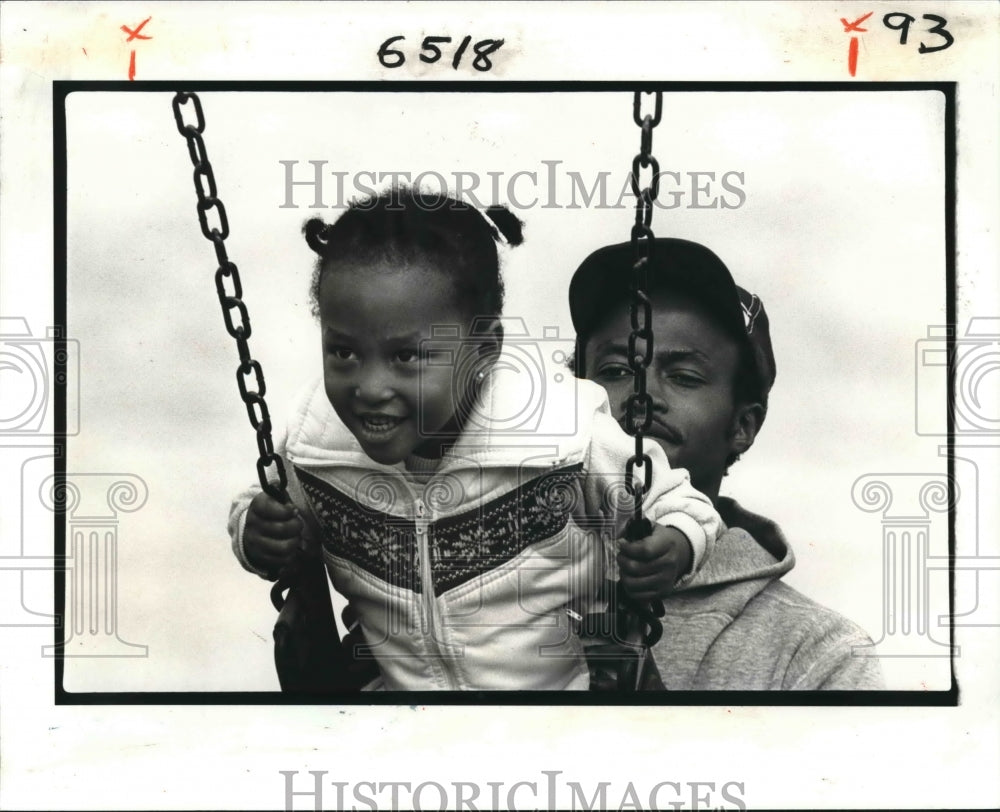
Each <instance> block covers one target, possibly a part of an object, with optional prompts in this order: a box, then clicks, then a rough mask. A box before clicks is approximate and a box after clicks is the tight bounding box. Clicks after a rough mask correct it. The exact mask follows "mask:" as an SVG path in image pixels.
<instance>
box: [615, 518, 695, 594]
mask: <svg viewBox="0 0 1000 812" xmlns="http://www.w3.org/2000/svg"><path fill="white" fill-rule="evenodd" d="M693 556H694V551H693V550H692V548H691V542H690V541H688V538H687V536H685V535H684V534H683V533H682V532H681V531H680V530H678V529H677V528H676V527H664V526H663V525H659V524H654V525H653V529H652V532H651V533H650V534H649V535H648V536H646V537H645V538H641V539H638V540H636V541H628V540H627V539H619V541H618V567H619V570H620V572H621V582H622V586H624V587H625V591H626V593H627V594H628V595H629V597H631V598H633V599H634V600H636V601H638V602H640V603H645V602H649V601H654V600H657V599H659V598H664V597H666V596H667V595H669V594H670V593H671V592H672V591H673V589H674V586H675V585H676V584H677V581H678V580H679V579H680V578H681V577H682V576H684V575H686V574H687V573H688V572H689V571H690V569H691V562H692V559H693Z"/></svg>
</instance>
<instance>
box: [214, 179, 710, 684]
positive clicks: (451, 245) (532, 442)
mask: <svg viewBox="0 0 1000 812" xmlns="http://www.w3.org/2000/svg"><path fill="white" fill-rule="evenodd" d="M497 229H499V232H500V233H502V234H503V236H504V237H505V238H506V240H507V242H508V244H510V245H517V244H519V243H520V242H521V224H520V222H519V221H518V220H517V218H515V217H514V216H513V215H512V214H511V213H510V212H509V211H508V210H507V209H505V208H502V207H491V208H490V209H488V210H487V211H486V213H485V216H484V215H483V214H482V213H480V212H479V211H478V210H477V209H475V208H472V207H470V206H468V205H466V204H463V203H461V202H459V201H457V200H453V199H451V198H449V197H446V196H443V195H428V194H422V193H420V192H419V191H416V190H412V189H393V190H391V191H388V192H385V193H383V194H380V195H377V196H375V197H372V198H369V199H367V200H364V201H361V202H359V203H355V204H353V205H352V206H351V207H350V208H349V209H348V211H346V212H345V213H344V214H343V215H342V216H341V217H340V218H339V219H338V220H337V221H336V222H335V223H333V224H332V225H326V224H324V223H323V222H322V221H320V220H311V221H309V222H308V223H307V224H306V226H305V229H304V231H305V236H306V242H307V243H308V244H309V246H310V248H312V249H313V250H314V251H315V252H316V253H317V254H318V255H319V259H318V261H317V264H316V269H315V272H314V277H313V284H312V296H313V301H314V305H315V311H316V314H317V315H318V316H319V321H320V328H321V333H322V349H323V376H322V380H319V381H317V382H316V383H314V384H311V385H310V386H309V387H307V389H306V390H305V391H304V392H303V393H302V395H301V396H300V397H299V398H298V400H297V401H296V405H295V407H294V409H293V416H292V418H291V420H290V421H289V423H288V428H287V438H286V440H285V442H284V443H283V444H280V445H281V448H280V452H281V453H282V455H283V459H284V460H285V462H286V469H287V470H288V476H289V493H290V495H291V497H292V502H293V506H287V505H284V504H282V503H280V502H277V501H276V500H274V499H272V498H271V497H270V496H268V495H267V494H265V493H261V492H260V490H259V488H258V489H253V490H250V491H247V492H246V493H244V494H242V495H241V496H240V497H238V498H237V500H236V501H235V502H234V504H233V507H232V511H231V516H230V522H229V528H230V533H231V535H232V537H233V547H234V551H235V553H236V555H237V557H238V558H239V559H240V561H241V562H242V563H243V566H244V567H246V568H247V569H248V570H250V571H251V572H255V573H257V574H258V575H260V576H262V577H264V578H268V579H271V580H273V579H274V578H275V577H276V576H277V573H278V571H279V570H280V568H281V567H282V566H284V565H285V564H286V563H287V562H288V561H289V560H290V558H291V556H293V555H294V554H295V552H296V550H297V549H298V548H299V547H300V544H302V543H306V544H308V543H319V544H321V545H322V553H323V558H324V561H325V563H326V566H327V569H328V571H329V573H330V576H331V578H332V580H333V584H334V586H335V587H336V589H337V591H338V592H340V593H341V594H342V595H344V596H345V597H346V598H347V599H348V601H349V602H350V605H351V608H352V609H353V610H354V611H355V612H356V614H357V617H358V618H359V621H360V624H361V628H362V630H363V632H364V636H365V638H366V640H367V642H368V643H369V645H370V646H371V650H372V652H373V654H374V656H375V659H376V661H377V663H378V666H379V669H380V671H381V673H382V678H383V681H384V687H385V688H387V689H389V690H427V689H434V688H440V689H451V690H458V689H542V690H560V689H587V688H588V685H589V674H588V668H587V664H586V661H585V658H584V655H583V649H582V646H581V643H580V640H579V638H578V637H577V636H576V635H575V634H574V632H573V623H572V621H571V617H574V616H577V615H578V614H580V613H583V612H586V611H587V610H588V608H589V607H590V604H591V602H592V601H593V600H594V599H595V596H596V594H597V592H598V589H599V587H600V585H601V584H602V583H603V582H604V580H605V579H607V578H614V577H616V576H617V575H618V573H616V572H615V570H616V566H615V565H616V564H617V569H618V570H619V572H620V577H621V582H622V585H623V586H624V588H625V589H626V590H627V591H628V592H629V594H631V595H632V596H633V597H635V598H637V599H639V600H650V599H652V598H656V597H661V596H663V595H665V594H667V593H669V592H670V591H671V590H673V589H674V588H676V586H677V585H678V582H679V581H680V582H683V581H686V580H687V579H688V578H689V577H690V576H691V575H692V574H693V573H694V571H696V570H697V568H698V567H699V566H700V564H701V561H702V560H703V559H704V558H705V556H706V555H707V553H708V552H709V551H710V549H711V546H712V545H713V544H714V541H715V537H716V534H717V533H718V530H719V519H718V516H717V514H716V513H715V511H714V509H713V508H712V504H711V502H710V501H709V500H708V499H707V498H706V497H704V496H703V495H701V494H700V493H698V492H697V491H695V490H694V489H693V488H692V487H691V485H690V484H689V482H688V477H687V474H686V472H684V471H671V470H670V467H669V464H668V462H667V459H666V456H665V455H664V454H663V453H662V451H661V449H660V448H659V447H658V446H656V444H650V447H649V448H648V449H647V451H648V453H649V455H650V457H651V458H652V460H653V473H654V475H653V478H652V485H651V487H650V489H649V491H648V492H647V494H646V496H645V500H644V504H643V509H644V513H645V515H646V516H647V517H648V518H649V519H651V520H652V521H653V523H654V524H653V528H654V529H653V532H652V534H651V535H650V536H648V537H647V538H645V539H642V540H640V541H635V542H628V543H625V542H618V545H617V548H616V540H617V539H618V538H619V537H620V536H621V535H622V530H623V527H624V525H625V522H626V521H627V519H628V517H629V515H630V513H631V500H630V499H627V498H626V499H623V498H621V497H622V496H623V491H624V488H623V487H622V486H623V473H622V472H623V471H624V467H625V461H626V459H628V457H629V456H630V455H631V454H632V452H633V450H634V442H633V440H632V438H630V437H629V436H628V435H627V434H625V432H624V431H622V429H621V428H620V427H619V426H618V424H617V423H616V422H615V421H614V419H613V418H612V417H611V416H610V413H609V410H608V403H607V398H606V396H605V394H604V390H603V389H601V388H599V387H598V386H596V385H593V384H591V383H589V382H587V381H580V382H577V383H576V384H575V385H574V384H572V383H570V382H569V381H568V380H567V381H566V382H564V383H562V384H559V385H556V384H553V382H552V381H549V382H547V386H546V390H545V403H544V408H543V410H542V417H541V418H540V420H541V423H540V424H539V425H538V426H537V429H536V431H535V433H534V434H533V435H528V436H525V435H524V434H522V433H519V432H513V431H511V430H510V422H509V421H510V415H512V414H517V411H518V408H519V404H523V403H524V402H525V399H526V397H525V396H526V394H527V396H528V399H529V400H530V397H531V394H532V393H531V392H526V390H525V387H530V386H531V385H532V380H531V379H530V376H526V375H524V374H523V373H522V374H518V372H517V371H515V370H511V369H510V368H509V365H504V364H502V363H500V364H498V363H497V359H498V358H499V357H501V353H502V344H503V330H502V322H501V319H500V313H501V309H502V305H503V284H502V282H501V278H500V273H499V264H498V259H497V250H496V242H497V240H498V239H499V234H498V231H497ZM303 539H305V540H306V541H305V542H303ZM615 552H617V553H618V555H617V561H616V560H615V556H614V553H615Z"/></svg>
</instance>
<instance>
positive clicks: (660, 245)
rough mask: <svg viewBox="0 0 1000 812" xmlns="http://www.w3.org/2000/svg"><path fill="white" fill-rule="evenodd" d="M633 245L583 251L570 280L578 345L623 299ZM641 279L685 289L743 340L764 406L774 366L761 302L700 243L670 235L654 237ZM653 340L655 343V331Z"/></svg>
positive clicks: (656, 286) (651, 288)
mask: <svg viewBox="0 0 1000 812" xmlns="http://www.w3.org/2000/svg"><path fill="white" fill-rule="evenodd" d="M633 251H634V249H633V248H632V243H631V242H623V243H618V244H617V245H606V246H604V247H603V248H599V249H597V250H596V251H594V253H592V254H591V255H590V256H589V257H587V258H586V259H585V260H584V261H583V263H582V264H581V265H580V267H579V268H577V270H576V273H575V274H573V280H572V281H571V282H570V285H569V309H570V314H571V315H572V317H573V327H574V329H575V330H576V334H577V343H578V347H581V348H582V346H583V342H584V341H585V340H586V338H587V336H589V334H590V332H591V331H592V330H593V329H594V328H595V327H596V326H597V325H598V324H599V323H600V321H601V319H602V318H603V317H605V316H606V315H607V313H608V308H609V307H610V306H611V305H613V304H615V303H617V302H620V301H622V300H627V298H628V296H629V283H630V282H631V279H632V265H633V262H634V253H633ZM646 281H647V285H648V287H649V292H651V291H655V290H657V289H662V288H667V289H670V290H678V291H683V292H684V293H687V294H688V295H690V296H691V297H692V298H694V299H695V300H696V301H698V302H699V303H701V304H702V305H703V306H704V307H705V308H706V309H707V310H708V311H709V312H710V313H711V314H712V315H713V316H714V317H715V318H716V319H717V320H718V323H719V325H720V326H721V327H722V328H723V329H724V330H725V331H726V332H727V333H729V334H730V335H732V336H733V337H735V338H736V339H737V340H739V341H745V342H746V344H747V346H748V347H749V348H750V354H751V356H752V357H753V360H754V365H755V366H756V368H757V374H758V376H759V379H760V383H761V387H762V391H761V393H760V394H761V397H762V402H763V404H764V406H765V407H766V406H767V394H768V392H770V391H771V387H772V386H773V385H774V378H775V374H776V368H775V363H774V351H773V349H772V347H771V329H770V322H769V321H768V318H767V312H766V311H765V310H764V303H763V302H762V301H761V300H760V299H759V298H758V297H757V296H756V295H754V294H753V293H750V292H749V291H747V290H744V289H743V288H741V287H740V286H739V285H737V284H736V282H735V281H734V280H733V276H732V274H731V273H730V272H729V269H728V268H727V267H726V264H725V263H724V262H723V261H722V260H721V259H719V257H717V256H716V255H715V254H714V253H713V252H712V251H710V250H709V249H708V248H706V247H705V246H704V245H701V244H699V243H696V242H691V241H690V240H681V239H677V238H675V237H659V238H656V239H654V240H653V246H652V252H651V255H650V258H649V262H648V265H647V271H646ZM653 343H654V346H655V343H656V336H655V335H654V336H653ZM578 352H579V349H578Z"/></svg>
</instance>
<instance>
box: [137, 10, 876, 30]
mask: <svg viewBox="0 0 1000 812" xmlns="http://www.w3.org/2000/svg"><path fill="white" fill-rule="evenodd" d="M874 13H875V12H874V11H869V12H868V13H867V14H866V15H865V16H864V17H858V19H856V20H855V21H854V22H853V23H849V22H847V20H845V19H844V18H843V17H841V18H840V21H841V22H842V23H843V24H844V31H845V32H846V31H867V30H868V29H867V28H862V27H861V23H863V22H864V21H865V20H867V19H868V18H869V17H871V16H872V14H874ZM139 27H140V28H142V26H139Z"/></svg>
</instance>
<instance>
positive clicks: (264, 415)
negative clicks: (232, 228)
mask: <svg viewBox="0 0 1000 812" xmlns="http://www.w3.org/2000/svg"><path fill="white" fill-rule="evenodd" d="M188 102H190V103H191V107H192V108H193V112H194V117H195V123H194V124H189V123H186V122H185V120H184V109H183V108H185V107H187V106H188ZM173 108H174V121H175V122H176V123H177V131H178V132H179V133H180V134H181V135H183V136H184V138H185V140H186V141H187V147H188V154H189V155H190V156H191V163H192V164H193V165H194V190H195V194H197V195H198V222H199V224H200V225H201V233H202V234H203V235H204V236H205V239H207V240H210V241H211V242H212V245H213V246H214V248H215V257H216V259H217V260H218V263H219V265H218V269H217V270H216V272H215V290H216V292H217V294H218V296H219V304H220V305H221V306H222V318H223V321H224V322H225V325H226V332H227V333H229V335H230V336H232V337H233V339H235V341H236V350H237V352H238V354H239V358H240V363H239V366H238V367H237V368H236V384H237V386H238V387H239V390H240V398H241V399H242V401H243V403H244V405H245V406H246V408H247V416H248V417H249V418H250V425H251V426H252V427H253V429H254V431H255V432H256V434H257V451H258V454H259V456H258V458H257V478H258V479H259V480H260V486H261V487H262V488H263V489H264V490H265V491H266V492H267V493H268V494H269V495H270V496H272V497H274V498H275V499H278V500H280V501H287V492H286V488H287V486H288V479H287V477H286V475H285V468H284V465H283V464H282V462H281V457H279V456H278V455H277V454H276V453H275V451H274V441H273V440H272V438H271V415H270V412H269V411H268V409H267V403H266V401H265V400H264V393H265V385H264V370H263V369H262V368H261V365H260V362H258V361H255V360H254V359H253V358H252V357H251V355H250V345H249V343H248V339H249V338H250V314H249V313H248V312H247V307H246V305H245V304H244V303H243V284H242V283H241V282H240V272H239V269H238V268H237V267H236V264H235V263H234V262H232V261H230V259H229V253H228V252H227V251H226V238H227V237H228V236H229V219H228V217H227V216H226V207H225V206H224V205H223V204H222V201H221V200H220V199H219V197H218V187H217V186H216V182H215V172H214V171H213V170H212V164H211V163H210V162H209V160H208V150H207V149H206V147H205V140H204V139H203V138H202V133H204V132H205V114H204V112H203V111H202V108H201V100H200V99H199V98H198V95H197V94H196V93H185V92H179V93H177V94H176V95H175V96H174V100H173ZM209 212H214V213H215V218H216V220H217V224H216V225H213V224H211V223H210V222H209ZM233 311H236V313H237V314H238V320H235V319H234V316H233ZM272 466H273V467H274V470H275V474H276V476H277V479H276V481H272V480H270V479H268V470H269V469H270V468H271V467H272Z"/></svg>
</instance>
